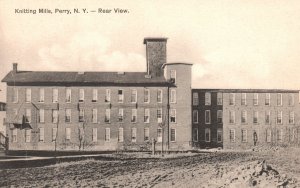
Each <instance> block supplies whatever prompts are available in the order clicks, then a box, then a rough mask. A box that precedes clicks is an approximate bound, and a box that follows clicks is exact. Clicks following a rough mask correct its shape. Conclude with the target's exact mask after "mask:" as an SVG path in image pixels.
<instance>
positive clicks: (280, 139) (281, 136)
mask: <svg viewBox="0 0 300 188" xmlns="http://www.w3.org/2000/svg"><path fill="white" fill-rule="evenodd" d="M283 137H284V135H283V129H280V130H278V142H283V139H284V138H283Z"/></svg>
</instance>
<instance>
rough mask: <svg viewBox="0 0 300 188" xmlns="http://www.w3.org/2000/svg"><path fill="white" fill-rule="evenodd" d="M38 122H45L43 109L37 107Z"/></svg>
mask: <svg viewBox="0 0 300 188" xmlns="http://www.w3.org/2000/svg"><path fill="white" fill-rule="evenodd" d="M39 123H45V110H44V109H42V108H41V109H39Z"/></svg>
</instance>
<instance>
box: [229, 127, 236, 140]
mask: <svg viewBox="0 0 300 188" xmlns="http://www.w3.org/2000/svg"><path fill="white" fill-rule="evenodd" d="M229 140H230V142H235V129H230V130H229Z"/></svg>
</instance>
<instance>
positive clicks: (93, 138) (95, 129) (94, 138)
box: [92, 128, 98, 142]
mask: <svg viewBox="0 0 300 188" xmlns="http://www.w3.org/2000/svg"><path fill="white" fill-rule="evenodd" d="M92 134H93V136H92V141H93V142H97V140H98V137H97V136H98V135H97V128H93V133H92Z"/></svg>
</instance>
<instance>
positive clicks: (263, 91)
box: [192, 88, 299, 93]
mask: <svg viewBox="0 0 300 188" xmlns="http://www.w3.org/2000/svg"><path fill="white" fill-rule="evenodd" d="M192 90H193V91H198V92H201V91H202V92H222V93H298V92H299V90H289V89H200V88H194V89H192Z"/></svg>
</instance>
